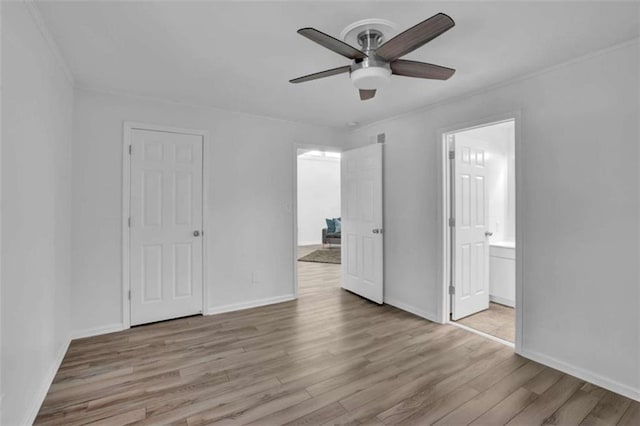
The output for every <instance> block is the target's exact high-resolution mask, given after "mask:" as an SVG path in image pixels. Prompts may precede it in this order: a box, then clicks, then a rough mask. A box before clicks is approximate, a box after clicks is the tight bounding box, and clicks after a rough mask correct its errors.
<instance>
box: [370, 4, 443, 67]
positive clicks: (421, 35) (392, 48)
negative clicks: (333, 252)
mask: <svg viewBox="0 0 640 426" xmlns="http://www.w3.org/2000/svg"><path fill="white" fill-rule="evenodd" d="M455 24H456V23H455V22H453V19H451V18H450V17H449V16H448V15H445V14H444V13H438V14H436V15H433V16H432V17H431V18H429V19H427V20H426V21H422V22H420V23H419V24H418V25H416V26H414V27H411V28H409V29H408V30H406V31H405V32H403V33H400V34H398V35H397V36H395V37H394V38H392V39H391V40H389V41H387V42H386V43H384V44H383V45H382V46H380V47H379V48H378V50H376V55H378V56H380V57H381V58H383V59H386V60H387V61H393V60H396V59H398V58H399V57H401V56H404V55H406V54H407V53H409V52H413V51H414V50H416V49H417V48H419V47H421V46H423V45H424V44H425V43H427V42H429V41H431V40H433V39H434V38H436V37H438V36H439V35H440V34H442V33H444V32H445V31H447V30H449V29H451V28H453V26H454V25H455Z"/></svg>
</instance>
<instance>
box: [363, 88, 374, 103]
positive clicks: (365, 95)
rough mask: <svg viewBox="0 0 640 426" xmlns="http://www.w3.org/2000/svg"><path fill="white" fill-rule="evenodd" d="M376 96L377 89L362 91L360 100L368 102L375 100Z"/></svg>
mask: <svg viewBox="0 0 640 426" xmlns="http://www.w3.org/2000/svg"><path fill="white" fill-rule="evenodd" d="M375 95H376V89H373V90H365V89H360V100H361V101H366V100H368V99H373V97H374V96H375Z"/></svg>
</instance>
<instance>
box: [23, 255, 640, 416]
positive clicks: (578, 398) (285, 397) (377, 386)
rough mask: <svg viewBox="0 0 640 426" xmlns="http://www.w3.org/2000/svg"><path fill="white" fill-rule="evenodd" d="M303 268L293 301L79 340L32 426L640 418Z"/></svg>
mask: <svg viewBox="0 0 640 426" xmlns="http://www.w3.org/2000/svg"><path fill="white" fill-rule="evenodd" d="M298 265H299V274H300V297H299V300H297V301H294V302H287V303H281V304H278V305H271V306H265V307H261V308H256V309H251V310H245V311H239V312H233V313H228V314H221V315H214V316H208V317H191V318H185V319H179V320H175V321H169V322H163V323H158V324H153V325H148V326H143V327H137V328H133V329H130V330H127V331H123V332H119V333H113V334H108V335H103V336H98V337H92V338H87V339H80V340H75V341H74V342H73V343H72V344H71V347H70V348H69V352H68V353H67V355H66V356H65V359H64V362H63V364H62V366H61V368H60V370H59V372H58V374H57V375H56V377H55V380H54V384H53V386H52V387H51V389H50V391H49V393H48V395H47V397H46V400H45V402H44V404H43V406H42V408H41V410H40V414H39V416H38V418H37V421H36V423H37V424H43V425H44V424H59V425H76V424H88V423H89V424H94V425H123V424H129V423H136V424H149V425H156V424H176V425H200V424H207V423H218V424H224V425H235V424H247V423H254V424H257V425H279V424H299V425H316V424H317V425H320V424H353V425H355V424H368V425H375V424H377V425H380V424H402V425H411V424H413V425H428V424H438V425H445V424H448V425H466V424H475V425H481V424H484V425H494V424H495V425H502V424H510V425H538V424H555V425H570V424H584V425H607V424H609V425H614V424H620V425H638V424H640V404H639V403H637V402H632V401H631V400H629V399H627V398H624V397H621V396H619V395H616V394H614V393H612V392H609V391H605V390H603V389H601V388H598V387H596V386H593V385H590V384H588V383H585V382H583V381H581V380H578V379H576V378H574V377H572V376H569V375H566V374H563V373H560V372H558V371H555V370H552V369H549V368H546V367H543V366H542V365H540V364H537V363H535V362H531V361H527V360H526V359H524V358H521V357H519V356H516V355H514V354H513V352H512V350H511V349H509V348H507V347H505V346H503V345H501V344H499V343H495V342H493V341H490V340H487V339H484V338H482V337H479V336H477V335H475V334H472V333H468V332H466V331H464V330H462V329H460V328H457V327H454V326H450V325H449V326H441V325H437V324H434V323H431V322H428V321H425V320H423V319H420V318H418V317H415V316H413V315H411V314H408V313H405V312H403V311H401V310H398V309H395V308H392V307H390V306H377V305H375V304H373V303H370V302H368V301H366V300H363V299H361V298H359V297H357V296H355V295H353V294H350V293H348V292H346V291H343V290H341V289H340V266H339V265H327V264H316V263H307V262H298Z"/></svg>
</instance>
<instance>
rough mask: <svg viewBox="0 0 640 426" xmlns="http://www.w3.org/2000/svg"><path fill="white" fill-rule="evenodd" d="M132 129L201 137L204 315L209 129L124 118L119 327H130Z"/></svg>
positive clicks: (204, 311) (205, 302) (204, 308)
mask: <svg viewBox="0 0 640 426" xmlns="http://www.w3.org/2000/svg"><path fill="white" fill-rule="evenodd" d="M132 130H150V131H156V132H166V133H180V134H185V135H197V136H202V237H203V238H202V314H203V315H208V313H209V306H208V305H209V304H208V300H209V299H208V294H209V291H208V280H207V264H208V262H207V239H208V232H207V230H208V228H207V223H206V222H207V217H206V214H205V212H206V211H207V206H208V205H209V203H208V197H207V193H208V192H209V191H208V189H209V184H208V183H209V174H208V167H207V156H206V155H207V152H208V151H207V144H208V140H209V132H208V131H206V130H194V129H183V128H179V127H170V126H162V125H157V124H148V123H139V122H134V121H125V122H124V123H123V134H122V328H123V329H127V328H130V327H131V302H130V300H129V291H130V290H131V277H130V268H131V265H130V259H131V257H130V228H129V215H130V211H131V156H130V154H129V146H130V145H131V132H132Z"/></svg>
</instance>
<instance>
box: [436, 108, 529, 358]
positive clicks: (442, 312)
mask: <svg viewBox="0 0 640 426" xmlns="http://www.w3.org/2000/svg"><path fill="white" fill-rule="evenodd" d="M505 121H513V122H514V129H515V130H514V132H515V135H514V136H515V137H514V145H515V146H514V150H515V167H516V173H515V193H516V202H515V209H516V211H515V219H516V226H515V228H516V233H515V240H516V241H515V243H516V303H515V308H514V309H515V310H516V312H515V319H516V323H515V344H512V343H511V342H507V341H505V340H502V339H500V338H498V337H495V336H491V335H489V334H486V333H483V332H481V331H477V330H474V329H471V328H469V327H466V326H463V325H462V324H457V323H456V322H454V321H451V320H450V316H449V312H450V309H451V305H450V297H449V282H450V265H451V263H450V262H451V259H450V248H451V247H450V239H449V224H448V216H449V209H450V186H449V185H450V176H449V173H450V166H449V153H448V147H447V135H449V134H451V133H458V132H462V131H465V130H471V129H475V128H480V127H486V126H489V125H492V124H498V123H501V122H505ZM438 138H439V142H438V145H437V146H438V151H439V152H438V156H439V159H440V160H439V161H438V162H437V164H438V179H439V180H440V182H439V183H438V192H439V197H438V198H439V199H440V200H441V206H440V208H438V222H439V223H440V230H441V231H440V232H439V234H438V248H439V250H438V256H439V265H440V268H439V274H438V275H439V281H440V283H441V285H440V286H439V292H440V298H439V299H440V303H439V312H438V317H439V319H440V321H441V323H443V324H454V325H456V326H459V327H462V328H465V329H467V330H469V331H472V332H475V333H477V334H481V335H483V336H485V337H488V338H490V339H492V340H496V341H498V342H500V343H504V344H506V345H507V346H510V347H514V348H515V352H516V353H521V352H522V346H523V315H522V312H523V302H524V300H523V287H524V279H523V271H524V257H523V253H524V251H523V244H524V231H523V226H522V225H523V223H524V216H525V208H524V207H525V206H524V197H522V196H521V195H520V196H518V194H523V188H524V181H523V176H524V170H523V154H524V151H523V142H522V112H521V111H520V110H516V111H511V112H507V113H504V114H498V115H493V116H489V117H485V118H481V119H478V120H473V121H467V122H463V123H458V124H453V125H451V126H448V127H446V128H441V129H440V130H438Z"/></svg>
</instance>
